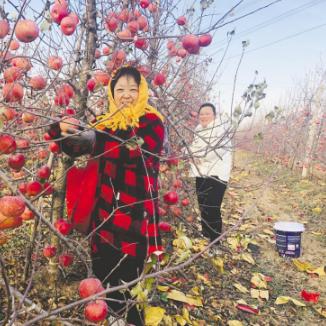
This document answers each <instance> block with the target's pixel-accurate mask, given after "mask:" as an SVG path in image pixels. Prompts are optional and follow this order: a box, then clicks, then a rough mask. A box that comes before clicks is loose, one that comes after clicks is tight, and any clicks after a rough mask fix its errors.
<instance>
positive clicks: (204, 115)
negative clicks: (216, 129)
mask: <svg viewBox="0 0 326 326" xmlns="http://www.w3.org/2000/svg"><path fill="white" fill-rule="evenodd" d="M214 120H215V114H214V111H213V109H212V108H211V107H210V106H203V107H202V108H201V109H200V111H199V123H200V124H201V126H202V127H207V125H208V124H209V123H210V122H212V121H214Z"/></svg>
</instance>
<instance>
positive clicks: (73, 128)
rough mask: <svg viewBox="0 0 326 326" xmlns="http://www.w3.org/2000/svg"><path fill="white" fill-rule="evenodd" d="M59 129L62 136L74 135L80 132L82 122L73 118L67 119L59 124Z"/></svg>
mask: <svg viewBox="0 0 326 326" xmlns="http://www.w3.org/2000/svg"><path fill="white" fill-rule="evenodd" d="M59 127H60V130H61V135H62V136H69V135H73V134H76V133H77V132H78V131H79V130H80V121H79V120H77V119H75V118H72V117H65V118H63V119H62V120H61V121H60V122H59Z"/></svg>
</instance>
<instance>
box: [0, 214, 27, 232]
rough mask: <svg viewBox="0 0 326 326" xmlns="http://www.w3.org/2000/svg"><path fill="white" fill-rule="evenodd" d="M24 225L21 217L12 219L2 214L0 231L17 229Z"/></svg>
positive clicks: (0, 215) (0, 216)
mask: <svg viewBox="0 0 326 326" xmlns="http://www.w3.org/2000/svg"><path fill="white" fill-rule="evenodd" d="M22 224H23V220H22V218H21V217H20V216H17V217H11V216H6V215H3V214H2V213H0V230H4V229H13V228H17V227H19V226H21V225H22Z"/></svg>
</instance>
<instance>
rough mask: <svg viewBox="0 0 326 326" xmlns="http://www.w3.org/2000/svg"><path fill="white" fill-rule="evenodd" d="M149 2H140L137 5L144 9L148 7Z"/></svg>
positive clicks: (145, 0)
mask: <svg viewBox="0 0 326 326" xmlns="http://www.w3.org/2000/svg"><path fill="white" fill-rule="evenodd" d="M149 4H150V2H149V0H140V1H139V5H140V6H141V7H142V8H143V9H146V8H147V7H148V6H149Z"/></svg>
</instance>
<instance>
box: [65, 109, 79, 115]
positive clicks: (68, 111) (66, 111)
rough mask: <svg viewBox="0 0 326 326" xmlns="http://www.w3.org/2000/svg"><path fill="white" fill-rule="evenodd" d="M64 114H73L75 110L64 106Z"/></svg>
mask: <svg viewBox="0 0 326 326" xmlns="http://www.w3.org/2000/svg"><path fill="white" fill-rule="evenodd" d="M63 114H64V115H75V114H76V110H75V109H74V108H70V107H69V108H66V109H65V110H64V112H63Z"/></svg>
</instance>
